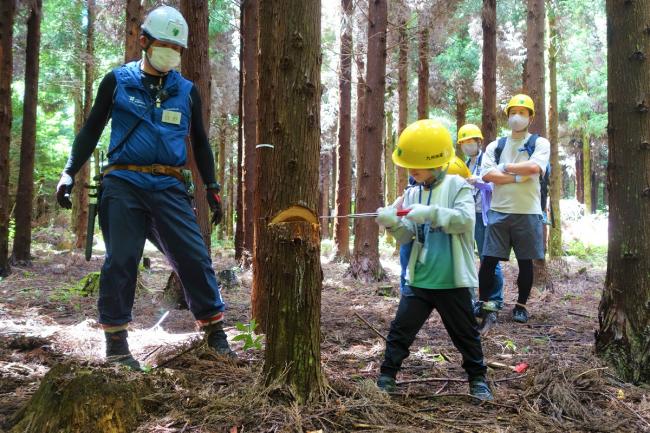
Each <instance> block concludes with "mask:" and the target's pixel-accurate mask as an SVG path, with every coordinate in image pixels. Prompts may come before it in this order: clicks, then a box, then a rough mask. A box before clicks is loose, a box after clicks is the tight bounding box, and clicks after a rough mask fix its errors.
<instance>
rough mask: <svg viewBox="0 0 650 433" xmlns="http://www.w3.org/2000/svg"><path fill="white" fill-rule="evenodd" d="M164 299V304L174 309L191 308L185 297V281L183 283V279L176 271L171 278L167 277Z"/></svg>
mask: <svg viewBox="0 0 650 433" xmlns="http://www.w3.org/2000/svg"><path fill="white" fill-rule="evenodd" d="M162 301H163V304H164V305H166V306H168V307H169V308H173V309H174V310H187V309H188V308H189V307H188V305H187V300H186V299H185V291H184V290H183V283H181V279H180V278H178V275H177V274H176V272H172V273H171V274H170V275H169V279H167V285H166V286H165V290H164V291H163V297H162Z"/></svg>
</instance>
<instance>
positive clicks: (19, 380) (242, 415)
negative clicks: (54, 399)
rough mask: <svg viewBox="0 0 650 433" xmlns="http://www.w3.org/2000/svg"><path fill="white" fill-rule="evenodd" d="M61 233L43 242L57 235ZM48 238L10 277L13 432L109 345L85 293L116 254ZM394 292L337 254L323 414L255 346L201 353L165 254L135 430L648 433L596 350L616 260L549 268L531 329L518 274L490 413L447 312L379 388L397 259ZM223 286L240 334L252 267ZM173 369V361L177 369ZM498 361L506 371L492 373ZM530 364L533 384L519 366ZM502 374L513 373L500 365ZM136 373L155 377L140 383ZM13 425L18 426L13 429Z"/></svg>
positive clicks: (644, 393)
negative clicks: (63, 380) (66, 370)
mask: <svg viewBox="0 0 650 433" xmlns="http://www.w3.org/2000/svg"><path fill="white" fill-rule="evenodd" d="M46 237H47V236H43V238H46ZM43 238H39V236H36V237H35V240H36V241H37V242H38V243H36V245H35V248H34V255H35V256H36V259H35V261H34V263H33V265H32V266H30V267H16V268H14V270H13V273H12V274H11V275H10V276H9V277H8V278H6V279H4V280H2V281H0V432H3V431H9V429H10V427H11V424H12V422H13V421H12V419H13V418H14V415H15V414H16V412H17V411H18V409H19V408H20V407H22V406H24V405H25V404H26V403H27V402H28V400H29V398H30V396H31V395H33V393H34V392H35V391H36V390H37V389H38V386H39V383H40V381H41V379H42V378H43V376H44V375H45V373H46V372H47V371H48V370H49V369H50V368H51V367H53V366H54V365H56V364H59V363H61V362H63V361H64V360H70V359H73V360H75V362H79V363H82V364H86V365H88V364H90V365H95V366H96V368H98V369H100V368H102V367H101V363H102V356H103V351H104V342H103V334H102V332H101V330H100V329H99V327H98V326H97V323H96V321H95V318H96V306H95V304H96V295H92V294H91V295H89V296H82V294H81V292H80V291H79V287H78V285H77V283H78V282H79V280H80V279H81V278H83V277H84V276H85V275H87V274H88V273H89V272H94V271H99V269H100V267H101V263H102V259H103V257H102V255H101V254H98V255H96V256H93V259H92V260H91V261H90V262H86V261H84V259H83V257H82V256H81V255H79V254H77V253H71V252H70V251H69V250H67V251H56V250H55V249H53V248H52V245H51V244H52V243H55V242H53V241H52V240H48V239H43ZM384 253H385V254H384V257H383V259H382V261H383V264H384V266H385V268H386V270H387V272H388V274H389V283H390V284H391V285H392V286H393V290H392V293H385V289H384V288H381V287H380V286H385V285H386V284H387V283H382V284H362V283H359V282H357V281H354V280H351V279H347V278H346V277H345V276H344V275H345V273H346V265H344V264H340V263H334V262H331V261H330V260H329V258H328V257H327V256H324V257H323V270H324V276H325V279H324V282H323V292H322V352H321V353H322V365H323V369H324V372H325V375H326V377H327V381H328V385H329V386H328V387H327V391H326V393H325V395H324V396H323V399H322V400H321V401H320V402H319V403H318V404H311V405H308V406H304V407H298V406H296V405H294V404H290V403H286V399H285V398H282V397H281V396H278V392H277V389H275V388H274V387H273V386H270V387H265V386H264V385H263V380H262V374H261V369H262V365H263V351H261V350H256V349H252V350H248V351H245V352H244V351H242V350H241V343H239V342H233V346H234V347H235V348H236V349H237V350H238V353H239V355H240V359H241V362H239V363H237V364H233V363H230V362H228V361H225V360H224V359H222V358H220V357H217V356H213V355H211V354H210V352H209V351H206V350H205V349H203V348H202V347H197V348H196V349H194V350H191V351H189V352H187V353H185V354H183V355H181V356H178V357H176V358H173V356H174V355H175V354H177V353H178V352H179V351H180V347H186V346H187V345H188V344H192V342H196V341H197V339H198V334H197V333H196V332H195V329H194V323H193V320H192V317H191V315H190V313H189V312H188V311H180V310H172V311H171V313H170V314H169V316H168V317H167V318H166V319H165V321H164V322H163V323H162V325H161V326H159V327H154V325H155V324H156V322H157V321H158V320H159V319H160V318H161V317H162V315H163V313H164V312H165V311H166V310H167V308H166V307H165V306H164V304H163V303H162V302H161V294H162V290H163V288H164V286H165V283H166V281H167V278H168V276H169V272H170V269H169V267H168V266H167V264H166V261H165V259H164V257H163V256H162V255H161V254H159V253H158V252H155V251H151V252H148V253H147V254H146V255H148V256H149V257H151V261H152V266H151V268H150V269H148V270H142V271H141V280H142V283H143V286H144V287H143V289H141V290H140V291H139V292H138V294H137V297H136V302H135V307H134V321H133V323H132V326H131V331H130V339H129V343H130V345H131V349H132V352H133V353H134V355H135V356H136V358H138V359H140V360H141V361H142V360H144V362H145V363H146V364H150V365H152V366H155V365H159V364H161V363H163V362H165V361H167V360H170V359H171V361H170V362H168V363H167V364H166V365H165V366H164V368H153V369H152V370H151V371H149V372H148V373H146V375H147V376H148V377H149V379H150V380H151V382H152V383H153V384H154V390H155V391H154V394H153V395H149V396H146V399H147V401H149V402H155V404H149V405H146V411H145V413H144V415H143V416H142V419H141V422H140V425H139V427H138V428H137V430H136V431H137V432H141V433H145V432H146V433H163V432H164V433H172V432H178V433H181V432H206V433H207V432H230V433H232V432H238V433H241V432H304V431H318V430H322V432H343V431H359V432H361V431H364V432H369V431H377V432H379V431H384V432H437V431H440V432H544V433H548V432H595V431H599V432H605V431H608V432H642V431H650V389H649V388H648V387H638V386H634V385H631V384H629V383H623V382H622V381H620V380H619V379H618V378H617V377H616V373H615V372H614V371H613V370H612V369H611V368H608V367H607V366H606V365H605V364H604V363H603V362H602V361H601V360H600V359H599V358H597V357H596V356H595V355H594V350H593V348H594V344H593V343H594V331H595V330H596V329H597V327H598V319H597V310H598V303H599V299H600V292H601V290H602V287H603V283H604V277H605V266H604V263H603V262H602V261H600V262H598V263H596V262H594V261H588V260H580V259H576V258H574V257H566V258H563V259H562V260H558V261H553V262H548V269H549V272H548V274H549V279H550V283H551V284H550V285H549V288H548V289H546V290H543V291H540V290H538V289H534V290H533V295H532V299H531V301H530V302H529V306H530V308H529V311H530V312H531V320H530V322H529V323H528V324H526V325H521V324H517V323H514V322H513V321H512V320H511V318H510V309H511V308H512V305H513V302H514V301H513V298H515V297H516V289H515V285H514V280H515V279H516V269H514V268H513V264H511V263H508V264H506V266H505V275H506V301H507V303H508V305H507V306H506V308H505V309H504V312H503V313H502V314H501V315H500V317H499V324H498V325H497V326H496V328H495V329H493V330H492V331H491V332H490V333H489V334H488V335H487V336H486V337H484V338H483V350H484V353H485V356H486V358H487V360H488V361H489V362H490V363H492V365H495V368H491V369H490V372H489V380H490V383H491V386H492V388H493V390H494V394H495V400H494V402H485V403H482V404H478V402H477V401H476V400H474V399H473V398H471V397H470V396H468V395H467V382H466V380H465V375H464V372H463V370H462V369H461V367H460V362H461V359H460V355H459V353H458V352H457V351H456V350H455V349H454V347H453V346H452V344H451V341H450V340H449V338H448V336H447V334H446V332H445V330H444V328H443V326H442V323H441V321H440V318H439V316H438V315H437V313H434V314H432V316H431V318H430V319H429V321H428V322H427V323H426V324H425V326H424V327H423V328H422V330H421V331H420V333H419V335H418V337H417V339H416V341H415V343H414V344H413V346H412V353H411V356H410V357H409V358H408V359H407V360H406V361H405V363H404V368H403V371H402V372H401V373H400V376H399V377H398V379H399V380H400V381H401V385H400V386H399V387H398V392H397V393H395V394H393V395H386V394H384V393H382V392H380V391H378V390H377V388H376V387H375V385H374V380H375V379H376V376H377V374H378V369H379V365H380V362H381V359H382V354H383V350H384V341H383V340H382V338H380V337H379V336H378V335H377V334H376V333H375V332H374V331H373V330H371V329H370V328H369V327H368V326H367V325H366V324H364V323H363V322H362V321H361V320H359V318H358V317H357V315H359V316H361V317H363V318H364V319H365V320H366V321H367V322H369V323H370V324H372V325H373V326H374V327H375V328H376V329H377V330H379V332H381V333H382V334H384V335H385V334H386V333H387V332H388V328H389V325H390V322H391V320H392V319H393V316H394V313H395V310H396V307H397V303H398V300H399V298H398V297H397V293H398V289H397V282H398V277H397V275H398V271H399V268H398V264H397V258H396V257H394V256H392V255H391V254H386V251H384ZM215 254H216V255H215V257H214V263H215V268H216V269H217V271H220V270H224V269H232V268H235V267H236V263H235V261H234V259H233V257H232V251H228V250H225V251H216V252H215ZM237 277H238V283H237V284H234V285H230V286H228V287H224V289H223V296H224V298H225V299H226V301H227V302H228V310H227V316H226V320H227V325H228V328H227V331H228V334H229V337H231V338H232V337H234V336H236V335H238V334H240V333H241V331H239V330H237V329H236V328H235V326H234V325H235V324H236V323H238V322H239V323H248V321H249V296H250V285H251V272H250V271H246V272H238V273H237ZM172 358H173V359H172ZM494 363H498V364H494ZM520 363H527V364H528V365H529V368H528V369H527V371H526V372H524V373H521V374H520V373H517V372H515V371H512V369H511V368H510V367H513V366H515V365H517V364H520ZM499 364H501V366H500V367H499ZM125 374H143V373H134V372H128V373H125ZM3 429H5V430H3Z"/></svg>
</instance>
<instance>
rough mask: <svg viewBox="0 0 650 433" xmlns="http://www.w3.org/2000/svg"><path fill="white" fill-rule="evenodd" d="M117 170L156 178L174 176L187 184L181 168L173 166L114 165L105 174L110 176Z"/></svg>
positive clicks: (106, 168) (108, 167) (105, 168)
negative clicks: (151, 175)
mask: <svg viewBox="0 0 650 433" xmlns="http://www.w3.org/2000/svg"><path fill="white" fill-rule="evenodd" d="M115 170H130V171H137V172H140V173H149V174H153V175H155V176H172V177H175V178H176V179H178V180H180V181H181V182H185V177H184V176H183V173H182V172H181V167H173V166H171V165H162V164H152V165H133V164H114V165H108V166H106V167H104V171H103V174H108V173H110V172H111V171H115Z"/></svg>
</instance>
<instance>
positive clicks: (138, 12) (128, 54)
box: [124, 0, 142, 63]
mask: <svg viewBox="0 0 650 433" xmlns="http://www.w3.org/2000/svg"><path fill="white" fill-rule="evenodd" d="M140 24H142V1H141V0H126V29H125V32H124V36H125V38H124V63H128V62H131V61H133V60H138V59H140V57H141V56H142V54H141V53H142V48H140V42H139V37H140Z"/></svg>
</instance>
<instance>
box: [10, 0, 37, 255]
mask: <svg viewBox="0 0 650 433" xmlns="http://www.w3.org/2000/svg"><path fill="white" fill-rule="evenodd" d="M42 7H43V2H42V0H36V1H34V2H33V4H32V6H31V10H30V14H29V18H28V19H27V46H26V48H25V96H24V98H23V101H24V102H23V128H22V138H21V150H20V172H19V175H18V190H17V192H16V211H15V212H16V213H15V215H16V231H15V237H14V248H13V259H14V261H16V262H19V263H20V262H26V263H29V262H30V260H31V252H30V251H31V239H32V203H33V200H34V152H35V148H36V108H37V105H38V69H39V64H38V61H39V53H40V41H41V17H42Z"/></svg>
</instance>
